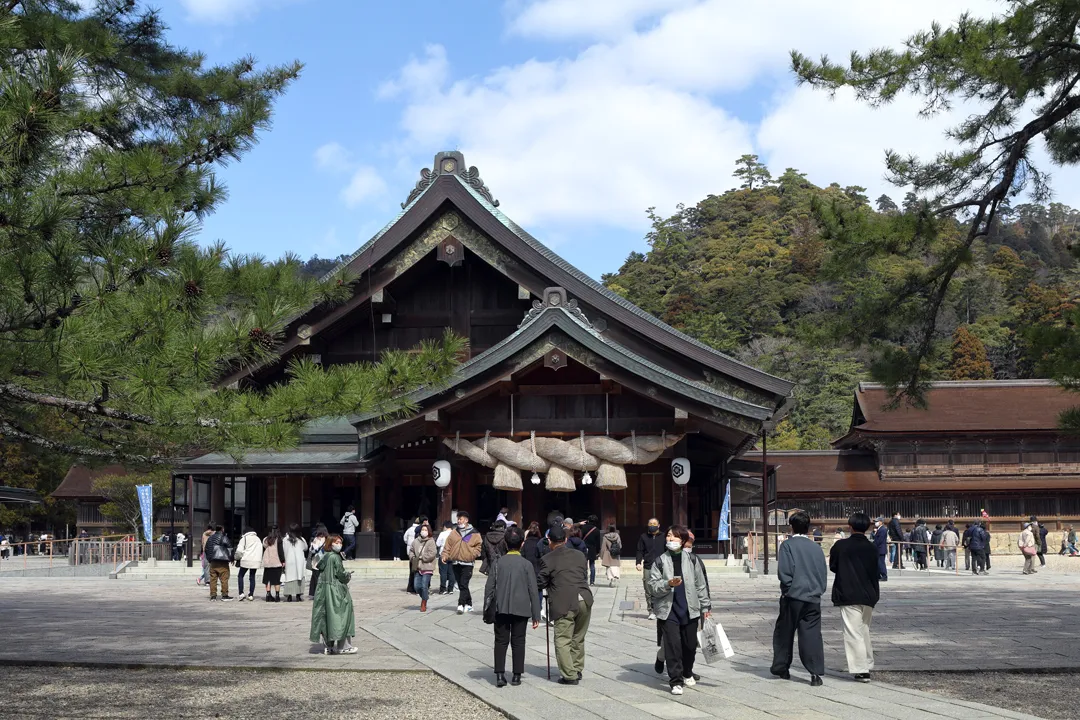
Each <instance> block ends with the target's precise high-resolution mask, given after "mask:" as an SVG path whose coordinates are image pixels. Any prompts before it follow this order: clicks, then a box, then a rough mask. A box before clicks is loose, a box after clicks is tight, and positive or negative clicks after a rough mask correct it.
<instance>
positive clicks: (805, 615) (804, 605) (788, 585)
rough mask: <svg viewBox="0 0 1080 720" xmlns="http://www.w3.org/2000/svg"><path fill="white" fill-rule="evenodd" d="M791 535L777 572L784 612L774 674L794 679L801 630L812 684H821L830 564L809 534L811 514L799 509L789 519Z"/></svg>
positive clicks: (802, 653) (779, 620)
mask: <svg viewBox="0 0 1080 720" xmlns="http://www.w3.org/2000/svg"><path fill="white" fill-rule="evenodd" d="M788 524H790V525H791V537H789V538H788V539H787V540H785V541H784V543H783V544H782V545H781V546H780V551H779V553H778V558H777V571H776V574H777V576H778V577H779V578H780V615H779V616H778V617H777V618H776V627H775V629H774V630H773V662H772V674H773V675H775V676H777V677H779V678H783V679H784V680H790V679H791V674H790V673H789V672H788V671H789V670H790V669H791V660H792V645H793V644H794V642H795V632H796V630H798V633H799V660H801V661H802V664H803V667H805V668H806V669H807V670H808V671H809V672H810V676H811V677H810V685H811V686H812V687H819V686H820V685H821V684H822V683H821V676H822V675H824V674H825V645H824V643H823V642H822V640H821V596H822V594H823V593H824V592H825V582H826V579H827V577H828V567H827V565H826V564H825V554H824V553H823V552H822V551H821V546H820V545H818V544H817V543H815V542H814V541H813V540H812V539H811V538H809V537H807V534H806V533H807V531H808V530H809V529H810V516H809V515H807V514H806V513H805V512H804V511H802V510H799V511H798V512H796V513H793V514H792V515H791V517H790V518H789V519H788Z"/></svg>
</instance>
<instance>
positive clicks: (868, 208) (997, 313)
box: [603, 156, 1080, 449]
mask: <svg viewBox="0 0 1080 720" xmlns="http://www.w3.org/2000/svg"><path fill="white" fill-rule="evenodd" d="M735 175H736V176H737V177H739V178H740V179H741V180H742V187H741V188H739V189H737V190H731V191H728V192H725V193H724V194H722V195H710V196H709V197H707V198H705V199H704V200H702V201H700V202H699V203H697V204H696V205H694V206H692V207H682V208H680V209H679V211H678V212H677V213H675V214H674V215H672V216H671V217H668V218H664V217H659V216H657V215H655V214H653V215H651V218H652V221H653V227H652V231H651V232H650V233H649V235H648V242H649V247H650V249H649V251H648V252H647V253H646V254H641V253H631V254H630V256H629V257H628V258H627V259H626V262H625V263H623V265H622V267H621V268H619V270H618V272H615V273H611V274H608V275H605V276H604V278H603V280H604V283H605V284H606V285H607V286H608V287H610V288H612V289H613V290H615V291H616V292H619V293H620V294H622V295H624V296H625V297H627V298H629V299H630V300H631V301H633V302H634V303H636V304H638V305H639V306H641V307H642V308H644V309H645V310H647V311H649V312H651V313H653V314H655V315H657V316H658V317H660V318H662V319H663V320H664V321H666V322H668V323H670V324H671V325H673V326H675V327H677V328H679V329H681V330H683V331H684V332H687V333H689V334H691V335H693V336H695V337H697V338H699V339H701V340H702V341H704V342H706V343H709V344H710V345H712V346H714V347H716V348H718V349H720V350H722V351H724V352H726V353H729V354H731V355H733V356H735V357H737V358H739V359H741V360H744V361H747V362H750V363H752V364H754V365H756V366H758V367H760V368H762V369H764V370H767V371H769V372H772V373H775V374H777V375H781V376H783V377H786V378H789V379H791V380H794V381H795V382H796V383H797V389H796V395H797V403H796V404H795V407H794V410H793V411H792V414H791V417H790V420H789V421H786V422H785V423H783V424H782V425H781V426H780V428H778V430H777V435H778V437H777V438H776V440H777V445H774V446H773V447H778V448H791V449H796V448H801V449H824V448H827V447H828V446H829V440H830V439H832V438H835V437H838V436H839V435H840V434H842V433H843V432H844V431H845V430H846V429H847V427H848V424H849V421H850V415H851V396H852V392H853V390H854V387H855V384H856V383H857V382H858V381H859V380H866V379H869V378H870V375H871V372H870V371H871V367H870V363H871V362H872V360H871V358H872V357H874V354H873V352H872V351H871V350H872V348H873V347H874V343H875V342H877V343H879V347H880V344H881V343H885V344H887V343H889V342H891V341H894V342H895V341H899V340H900V339H902V338H899V337H893V338H890V337H888V333H887V332H884V333H883V332H882V329H881V328H880V327H876V328H875V330H874V332H875V333H877V334H878V335H879V337H871V338H866V340H867V341H868V342H867V343H861V344H860V346H859V347H860V348H861V349H855V346H854V345H853V344H851V343H850V342H847V339H850V338H851V337H853V336H856V335H858V333H859V328H858V327H852V324H853V323H857V322H858V317H859V313H860V312H864V313H865V312H880V309H877V310H875V309H874V305H873V301H874V299H875V297H876V296H877V295H882V294H883V293H881V286H882V284H883V283H888V282H889V281H890V279H902V278H907V277H912V278H915V277H917V276H918V271H916V270H915V269H913V268H912V266H911V262H910V261H909V262H907V263H905V261H903V260H899V259H890V260H881V259H872V260H870V261H869V263H871V264H870V265H869V266H868V265H863V266H861V267H860V266H859V265H858V262H857V261H855V262H853V257H854V258H856V260H857V257H858V249H859V244H860V242H863V241H865V242H866V243H868V244H872V243H881V242H883V238H884V242H896V243H898V244H899V243H911V242H925V244H926V248H925V253H927V254H933V253H934V252H940V251H941V250H940V248H941V247H946V246H948V239H949V238H950V236H954V235H956V234H957V233H958V232H959V225H958V223H956V222H954V221H952V220H949V219H946V220H934V219H932V217H931V215H930V213H929V212H927V208H926V207H925V205H923V204H921V203H919V202H918V201H917V200H916V198H915V197H914V196H910V195H909V196H908V197H906V198H902V199H901V201H900V202H899V203H897V202H895V201H894V200H893V199H892V198H890V197H888V196H884V195H883V196H881V197H880V198H877V199H876V200H874V201H871V200H870V199H869V198H868V197H867V196H866V194H865V189H864V188H861V187H840V186H839V185H836V184H833V185H831V186H829V187H826V188H820V187H816V186H814V185H813V184H811V183H810V182H808V181H807V180H806V178H805V177H804V176H803V175H802V174H801V173H799V172H798V171H796V170H794V169H791V168H789V169H787V170H786V171H785V172H784V173H783V174H782V175H780V176H779V177H778V178H776V179H773V178H772V176H771V173H770V172H769V170H768V169H767V168H766V167H765V166H763V165H762V164H760V163H759V162H758V161H757V157H756V156H744V157H742V158H740V160H739V161H738V163H737V166H736V171H735ZM1078 235H1080V212H1078V211H1076V210H1073V209H1072V208H1070V207H1067V206H1065V205H1062V204H1060V203H1051V204H1049V205H1046V206H1043V205H1035V204H1027V205H1018V206H1017V207H1013V208H1006V209H1005V210H1004V212H1002V213H1001V214H1000V216H999V220H998V221H997V222H996V223H995V225H994V226H993V227H992V228H991V231H990V233H989V234H988V235H987V236H986V237H985V238H982V239H981V240H980V241H978V242H977V243H976V245H975V247H974V248H973V252H972V253H971V257H970V258H968V261H967V263H966V264H965V265H964V266H963V268H962V270H961V273H960V274H958V275H957V276H956V278H955V279H954V281H953V284H952V285H951V286H950V288H949V294H948V297H947V299H946V312H944V313H943V315H942V318H941V320H940V321H939V323H938V328H937V337H936V340H935V342H936V343H937V347H936V348H935V351H934V353H933V360H932V362H931V363H930V364H929V366H928V367H927V370H928V376H929V377H931V378H933V379H980V378H1025V377H1034V376H1036V375H1037V373H1038V370H1039V367H1038V361H1039V357H1038V351H1037V350H1036V349H1035V348H1034V346H1033V342H1034V341H1033V339H1032V334H1031V332H1030V329H1031V328H1034V327H1046V326H1053V325H1054V324H1055V323H1056V322H1061V320H1062V316H1063V313H1065V312H1066V311H1067V310H1070V309H1072V308H1073V307H1075V305H1076V304H1077V303H1078V302H1080V273H1078V272H1077V269H1076V266H1075V264H1074V258H1073V255H1072V254H1071V252H1070V248H1071V246H1072V245H1073V242H1074V240H1075V239H1076V238H1077V237H1078ZM839 238H842V241H841V240H840V239H839ZM891 238H895V240H892V239H891ZM913 238H914V240H913ZM927 238H929V239H927ZM841 254H842V255H843V257H840V255H841ZM920 267H921V265H920ZM893 311H895V313H896V314H897V317H898V318H899V317H901V316H902V315H903V313H904V311H905V310H904V308H903V307H897V308H895V309H894V310H890V312H893ZM899 327H900V323H899V322H898V328H899ZM897 332H904V331H902V330H898V331H897Z"/></svg>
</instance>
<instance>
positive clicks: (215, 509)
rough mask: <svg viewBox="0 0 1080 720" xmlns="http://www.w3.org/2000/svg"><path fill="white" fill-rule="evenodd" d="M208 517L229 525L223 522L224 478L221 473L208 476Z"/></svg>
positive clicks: (227, 525) (227, 524) (226, 525)
mask: <svg viewBox="0 0 1080 720" xmlns="http://www.w3.org/2000/svg"><path fill="white" fill-rule="evenodd" d="M210 519H211V520H212V521H213V522H216V523H221V524H222V525H224V526H225V527H226V528H228V527H229V523H227V522H225V478H224V477H222V476H221V475H214V476H213V477H211V478H210Z"/></svg>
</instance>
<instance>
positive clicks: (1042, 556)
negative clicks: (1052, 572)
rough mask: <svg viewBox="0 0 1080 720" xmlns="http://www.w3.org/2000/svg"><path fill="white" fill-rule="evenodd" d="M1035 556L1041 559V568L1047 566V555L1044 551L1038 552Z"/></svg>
mask: <svg viewBox="0 0 1080 720" xmlns="http://www.w3.org/2000/svg"><path fill="white" fill-rule="evenodd" d="M1035 554H1036V556H1037V557H1038V558H1039V567H1042V566H1043V565H1045V564H1046V553H1044V552H1043V551H1042V550H1040V551H1039V552H1037V553H1035Z"/></svg>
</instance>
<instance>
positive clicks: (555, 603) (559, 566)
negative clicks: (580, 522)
mask: <svg viewBox="0 0 1080 720" xmlns="http://www.w3.org/2000/svg"><path fill="white" fill-rule="evenodd" d="M548 541H549V543H550V544H551V551H550V552H548V553H547V554H546V555H544V556H543V557H542V558H540V583H539V585H540V588H541V589H546V590H547V591H548V608H547V610H548V619H549V620H552V621H553V622H554V623H555V662H556V663H557V664H558V666H559V674H560V676H561V677H559V682H560V683H561V684H563V685H577V684H578V681H579V680H581V673H582V671H583V670H584V669H585V633H586V632H588V630H589V619H590V618H591V616H592V604H593V595H592V591H590V590H589V578H588V563H587V561H586V559H585V555H584V553H581V552H578V551H576V550H573V549H572V548H568V547H567V546H566V530H565V529H564V528H563V527H561V526H558V525H557V526H555V527H553V528H551V530H550V531H549V532H548Z"/></svg>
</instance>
